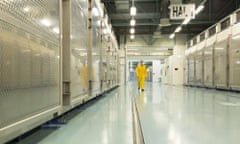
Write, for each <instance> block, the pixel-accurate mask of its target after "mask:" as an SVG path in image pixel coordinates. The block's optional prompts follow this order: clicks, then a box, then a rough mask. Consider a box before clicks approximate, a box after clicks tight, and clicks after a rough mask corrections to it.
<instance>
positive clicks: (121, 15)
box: [110, 13, 160, 20]
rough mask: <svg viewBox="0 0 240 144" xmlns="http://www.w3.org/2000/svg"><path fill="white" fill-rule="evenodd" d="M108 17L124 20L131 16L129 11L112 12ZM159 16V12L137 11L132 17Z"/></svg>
mask: <svg viewBox="0 0 240 144" xmlns="http://www.w3.org/2000/svg"><path fill="white" fill-rule="evenodd" d="M110 17H111V19H112V20H125V19H128V18H129V19H130V18H131V16H130V15H129V13H121V14H118V13H114V14H110ZM159 17H160V13H138V14H137V15H136V16H135V17H134V18H135V19H156V18H159Z"/></svg>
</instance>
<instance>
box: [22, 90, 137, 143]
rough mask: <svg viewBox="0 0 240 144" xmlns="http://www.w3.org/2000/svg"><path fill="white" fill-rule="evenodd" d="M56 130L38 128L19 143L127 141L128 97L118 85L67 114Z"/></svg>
mask: <svg viewBox="0 0 240 144" xmlns="http://www.w3.org/2000/svg"><path fill="white" fill-rule="evenodd" d="M63 119H69V120H68V123H67V124H66V125H63V126H61V128H59V129H55V130H53V129H49V128H42V129H40V130H37V131H36V132H34V133H33V134H31V135H30V136H28V137H27V138H25V139H23V140H21V141H20V142H19V144H35V143H39V144H131V143H133V136H132V112H131V98H130V96H129V93H127V92H126V89H125V88H124V89H122V88H118V89H116V90H114V91H112V92H110V93H108V94H106V96H104V97H102V98H101V99H99V100H97V101H96V102H94V103H92V104H91V105H88V106H87V107H80V108H79V109H76V110H74V111H73V112H71V113H69V114H68V115H66V116H65V118H63Z"/></svg>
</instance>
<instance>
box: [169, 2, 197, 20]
mask: <svg viewBox="0 0 240 144" xmlns="http://www.w3.org/2000/svg"><path fill="white" fill-rule="evenodd" d="M169 8H170V19H175V20H180V19H185V18H188V19H194V18H195V4H181V5H170V7H169Z"/></svg>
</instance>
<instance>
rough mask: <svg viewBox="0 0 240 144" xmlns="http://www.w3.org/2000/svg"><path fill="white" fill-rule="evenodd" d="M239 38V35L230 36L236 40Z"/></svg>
mask: <svg viewBox="0 0 240 144" xmlns="http://www.w3.org/2000/svg"><path fill="white" fill-rule="evenodd" d="M239 38H240V35H236V36H233V37H232V39H233V40H237V39H239Z"/></svg>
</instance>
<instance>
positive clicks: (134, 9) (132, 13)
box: [130, 6, 137, 16]
mask: <svg viewBox="0 0 240 144" xmlns="http://www.w3.org/2000/svg"><path fill="white" fill-rule="evenodd" d="M136 14H137V8H136V7H135V6H132V7H131V8H130V15H131V16H135V15H136Z"/></svg>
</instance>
